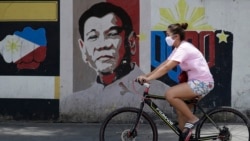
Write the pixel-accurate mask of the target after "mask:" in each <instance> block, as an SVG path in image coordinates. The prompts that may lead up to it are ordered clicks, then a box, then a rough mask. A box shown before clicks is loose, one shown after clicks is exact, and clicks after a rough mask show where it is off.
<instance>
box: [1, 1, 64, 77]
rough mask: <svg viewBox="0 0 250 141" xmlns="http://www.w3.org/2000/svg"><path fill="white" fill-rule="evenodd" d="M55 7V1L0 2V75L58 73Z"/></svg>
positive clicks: (57, 26) (48, 74)
mask: <svg viewBox="0 0 250 141" xmlns="http://www.w3.org/2000/svg"><path fill="white" fill-rule="evenodd" d="M57 7H58V6H57V1H43V2H41V1H29V2H24V1H15V2H12V1H0V8H1V10H0V12H1V15H0V18H1V20H0V28H1V33H0V66H1V69H0V75H31V76H32V75H43V76H59V59H60V58H59V55H60V53H59V52H60V50H59V33H60V32H59V21H58V11H57V10H58V8H57ZM23 9H29V11H26V10H23ZM45 9H46V10H45ZM32 11H33V12H32ZM17 13H18V14H17Z"/></svg>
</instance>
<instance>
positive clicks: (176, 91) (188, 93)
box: [165, 83, 198, 123]
mask: <svg viewBox="0 0 250 141" xmlns="http://www.w3.org/2000/svg"><path fill="white" fill-rule="evenodd" d="M165 96H166V99H167V101H168V102H169V103H170V104H171V105H172V106H173V107H174V108H175V109H176V110H177V111H179V112H180V113H181V114H182V115H183V116H184V117H185V118H186V122H189V123H195V122H196V121H197V120H198V118H197V117H196V116H195V115H193V113H192V112H191V110H190V109H189V107H188V106H187V104H186V103H185V102H184V101H183V100H189V99H192V98H194V97H196V96H197V95H196V94H195V93H194V92H193V91H192V89H191V88H190V87H189V85H188V84H187V83H181V84H178V85H176V86H173V87H171V88H169V89H168V90H167V92H166V94H165Z"/></svg>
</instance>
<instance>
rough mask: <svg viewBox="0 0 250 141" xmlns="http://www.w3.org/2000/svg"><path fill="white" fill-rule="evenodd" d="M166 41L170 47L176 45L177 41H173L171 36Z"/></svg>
mask: <svg viewBox="0 0 250 141" xmlns="http://www.w3.org/2000/svg"><path fill="white" fill-rule="evenodd" d="M165 40H166V43H167V44H168V46H173V45H174V41H175V40H173V39H172V37H171V36H167V37H166V38H165Z"/></svg>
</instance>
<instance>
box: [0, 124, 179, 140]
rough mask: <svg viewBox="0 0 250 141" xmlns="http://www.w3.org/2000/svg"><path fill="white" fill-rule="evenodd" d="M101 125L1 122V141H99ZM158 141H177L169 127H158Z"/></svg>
mask: <svg viewBox="0 0 250 141" xmlns="http://www.w3.org/2000/svg"><path fill="white" fill-rule="evenodd" d="M99 128H100V124H94V123H90V124H88V123H35V122H0V141H99V137H98V136H99ZM158 134H159V140H158V141H166V140H168V141H177V140H178V139H177V135H175V133H173V132H172V130H170V129H169V128H167V127H163V126H160V127H158Z"/></svg>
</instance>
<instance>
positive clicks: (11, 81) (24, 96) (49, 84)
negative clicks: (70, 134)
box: [0, 0, 250, 122]
mask: <svg viewBox="0 0 250 141" xmlns="http://www.w3.org/2000/svg"><path fill="white" fill-rule="evenodd" d="M102 1H104V0H93V1H89V0H60V1H58V2H57V1H52V4H51V2H49V4H48V5H45V6H46V7H50V9H52V11H53V10H54V14H47V17H46V18H40V19H39V18H38V19H36V18H34V17H44V16H43V14H41V13H44V12H45V11H41V13H39V11H38V12H37V11H36V12H31V13H33V14H34V15H36V16H28V17H27V13H23V17H22V15H17V16H15V14H13V13H17V12H13V10H11V9H9V11H8V10H6V9H5V11H4V12H3V11H2V12H1V13H5V15H0V28H3V29H2V30H1V31H4V32H1V33H0V55H1V56H8V55H6V53H3V46H4V45H3V44H4V42H3V41H4V39H5V37H7V35H14V33H15V31H22V30H24V27H31V28H33V29H38V28H44V29H45V30H46V32H47V34H46V37H47V38H46V39H47V44H46V45H47V54H46V58H45V59H44V60H41V63H40V66H39V67H37V68H30V67H28V68H26V69H20V68H18V67H17V65H16V64H18V60H14V59H13V58H12V60H14V61H6V59H5V58H6V57H5V58H4V57H1V58H0V68H1V70H0V97H1V100H2V101H4V104H2V105H0V107H2V108H1V109H2V110H1V111H2V112H1V115H2V116H4V117H6V116H9V115H10V116H13V117H12V118H14V119H15V117H18V119H22V118H27V119H34V118H35V119H59V117H61V119H62V120H64V121H88V122H91V121H92V122H94V121H100V120H102V118H103V117H104V116H105V115H106V114H107V113H109V112H110V111H112V110H114V109H116V108H118V107H122V106H136V105H135V104H136V103H137V102H138V101H137V100H138V99H139V98H140V97H139V96H138V95H137V94H132V93H134V92H135V91H134V90H136V92H138V93H141V91H142V88H140V86H138V85H137V84H135V89H134V87H133V86H134V84H133V83H132V81H131V80H133V78H135V77H136V76H137V75H139V74H142V73H147V72H150V71H151V70H153V69H154V68H155V67H157V65H159V63H161V62H162V61H163V60H164V59H166V57H167V55H169V53H170V52H171V50H169V49H167V46H166V44H165V42H164V38H165V36H164V34H165V33H164V31H165V29H166V26H167V25H169V24H171V23H176V22H180V23H182V22H188V23H189V28H188V31H187V33H188V35H187V40H189V41H190V42H192V43H193V44H195V45H196V46H197V47H198V48H199V49H200V50H201V51H202V52H203V53H204V55H205V56H206V59H207V61H208V63H209V66H210V69H211V72H212V73H213V75H214V77H215V81H216V83H215V89H214V90H213V91H212V92H211V94H210V95H209V96H208V97H207V98H206V100H204V105H207V106H208V107H209V108H212V107H214V106H221V105H228V106H232V107H235V108H237V109H239V110H241V111H244V112H245V111H247V110H248V109H249V108H250V105H249V102H248V101H249V97H248V96H247V95H248V93H249V91H250V88H249V83H250V73H249V70H250V68H249V65H248V63H247V62H249V61H250V57H249V55H248V50H249V47H248V33H249V31H250V29H249V28H248V25H250V23H249V22H250V21H249V20H247V17H248V13H249V12H250V10H249V8H248V5H249V4H250V2H249V1H248V0H220V1H216V0H131V1H129V2H128V1H122V0H121V1H117V0H116V1H115V0H107V1H108V2H110V3H113V4H115V5H119V6H121V7H122V8H123V9H125V11H126V12H128V14H129V16H130V18H131V19H132V24H133V28H134V30H135V33H136V35H137V37H138V39H137V40H135V48H132V47H131V48H132V49H136V52H135V53H134V54H133V55H134V56H132V61H133V62H135V64H136V65H135V69H133V70H134V71H129V72H126V71H125V69H124V72H121V75H122V76H123V74H130V75H124V76H123V77H121V78H120V79H119V81H115V82H112V83H111V85H107V86H105V87H104V86H103V85H100V83H97V82H96V79H97V74H98V73H97V71H96V70H94V69H93V67H89V62H88V61H86V60H83V59H84V58H82V57H83V56H82V52H81V48H80V47H79V42H78V39H80V35H79V32H78V19H79V17H80V15H81V14H82V13H83V12H84V11H86V10H87V9H89V8H90V7H91V6H92V5H93V4H96V3H99V2H102ZM0 2H1V1H0ZM4 4H5V3H0V6H2V8H0V9H3V10H4V8H6V7H8V6H6V5H4ZM12 6H13V4H12ZM40 6H41V4H40ZM48 11H49V10H48ZM55 11H57V12H55ZM48 13H53V12H48ZM6 15H8V16H6ZM37 15H41V16H37ZM48 15H49V16H48ZM6 17H7V18H6ZM8 17H11V18H8ZM20 17H21V18H20ZM17 19H18V20H17ZM23 21H25V22H23ZM39 22H40V23H39ZM44 22H45V23H44ZM17 23H18V24H17ZM10 29H11V30H10ZM4 54H5V55H4ZM7 58H8V57H7ZM15 61H16V62H15ZM19 62H20V61H19ZM102 67H105V65H102ZM179 73H180V70H179V69H178V68H177V69H175V70H173V71H171V72H169V73H168V74H166V76H164V77H162V78H161V79H160V80H159V81H155V82H154V83H153V86H155V87H154V88H153V86H152V92H154V93H158V94H160V95H162V94H163V92H162V91H164V90H165V89H167V87H169V86H172V85H175V84H177V83H178V82H177V76H178V74H179ZM97 90H98V91H97ZM101 94H102V95H101ZM105 94H106V95H105ZM108 94H110V95H108ZM135 97H136V98H135ZM15 100H20V101H21V102H16V101H15ZM37 100H38V101H39V102H40V103H43V104H37V105H35V106H34V105H33V104H36V103H37V102H34V101H37ZM59 101H60V105H59ZM17 103H19V104H17ZM23 103H26V104H23ZM164 103H165V101H162V102H160V103H159V104H160V105H162V107H161V108H163V109H164V110H165V111H167V113H168V114H169V115H171V114H173V113H172V109H171V107H169V106H168V104H166V103H165V104H164ZM13 104H14V105H15V104H17V105H15V106H14V108H13V107H12V105H13ZM6 105H7V108H6ZM24 105H25V106H24ZM32 105H33V107H34V108H30V109H29V108H28V107H32ZM39 105H40V106H39ZM59 106H60V113H59ZM8 107H10V108H8ZM15 107H19V108H15ZM44 107H46V108H44ZM27 109H28V111H29V112H20V111H27ZM51 109H52V110H51ZM48 110H49V111H50V112H49V113H46V112H45V111H48ZM8 111H12V112H8ZM25 115H28V116H25ZM46 115H47V116H46ZM48 115H49V116H48Z"/></svg>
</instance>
